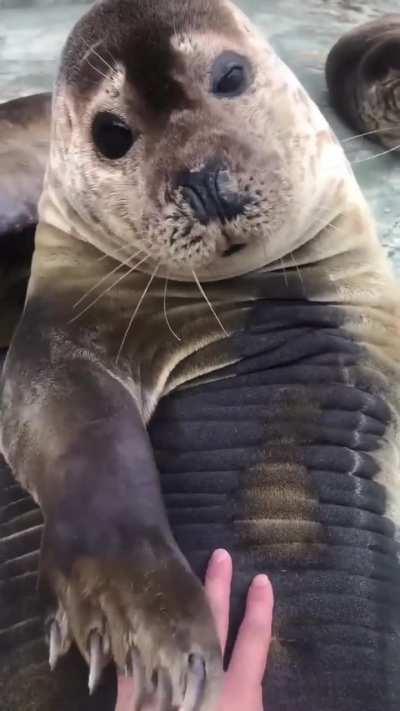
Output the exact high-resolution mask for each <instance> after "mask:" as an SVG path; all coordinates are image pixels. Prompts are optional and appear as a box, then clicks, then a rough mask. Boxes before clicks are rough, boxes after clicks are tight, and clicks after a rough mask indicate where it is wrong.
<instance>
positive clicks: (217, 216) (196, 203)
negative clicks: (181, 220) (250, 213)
mask: <svg viewBox="0 0 400 711" xmlns="http://www.w3.org/2000/svg"><path fill="white" fill-rule="evenodd" d="M229 184H230V177H229V171H228V169H227V168H226V166H224V165H223V164H221V163H216V162H213V163H208V164H207V165H205V166H204V168H202V169H201V170H199V171H196V172H191V171H188V170H186V171H183V172H182V173H180V174H179V175H178V177H177V181H176V187H177V188H181V189H182V192H183V196H184V198H185V199H186V201H187V202H188V203H189V204H190V206H191V208H192V210H193V212H194V214H195V215H196V217H197V219H198V220H199V221H200V222H201V223H202V224H204V225H207V224H208V223H209V222H210V221H211V220H220V221H221V222H228V221H229V220H233V219H234V218H235V217H238V215H240V214H241V213H242V212H243V208H244V206H245V201H244V200H243V197H242V196H241V195H239V194H237V193H235V192H232V190H230V189H229Z"/></svg>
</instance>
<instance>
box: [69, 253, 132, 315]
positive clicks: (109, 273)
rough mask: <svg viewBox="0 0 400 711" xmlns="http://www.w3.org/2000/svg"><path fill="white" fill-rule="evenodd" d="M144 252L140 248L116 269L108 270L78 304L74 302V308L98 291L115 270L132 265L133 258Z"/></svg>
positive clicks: (119, 263)
mask: <svg viewBox="0 0 400 711" xmlns="http://www.w3.org/2000/svg"><path fill="white" fill-rule="evenodd" d="M142 252H143V250H142V249H139V251H138V252H136V253H135V254H133V255H132V256H131V257H129V258H128V259H126V260H125V261H124V262H118V264H117V266H116V267H114V269H112V270H111V271H110V272H108V274H106V275H105V276H103V277H102V278H101V279H100V281H98V282H97V284H95V285H94V286H92V288H91V289H89V291H88V292H87V293H86V294H84V295H83V296H81V298H80V299H79V301H77V302H76V304H74V309H76V308H78V306H80V304H81V303H82V301H85V299H87V297H88V296H90V294H92V293H93V292H94V291H96V289H98V288H99V286H101V285H102V284H104V282H105V281H107V279H109V278H110V276H112V275H113V274H115V272H117V271H118V270H119V269H121V267H125V266H128V267H130V266H132V265H131V264H130V262H131V261H132V259H136V257H138V256H139V254H141V253H142Z"/></svg>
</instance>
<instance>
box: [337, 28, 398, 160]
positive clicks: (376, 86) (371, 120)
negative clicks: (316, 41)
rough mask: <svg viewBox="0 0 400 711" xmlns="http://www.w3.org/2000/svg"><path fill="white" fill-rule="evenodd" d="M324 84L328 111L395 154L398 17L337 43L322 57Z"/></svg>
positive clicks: (352, 32) (362, 30)
mask: <svg viewBox="0 0 400 711" xmlns="http://www.w3.org/2000/svg"><path fill="white" fill-rule="evenodd" d="M326 79H327V83H328V89H329V93H330V98H331V102H332V105H333V106H334V108H335V109H336V110H337V111H338V113H339V115H340V116H341V117H342V118H343V119H344V120H345V121H346V122H347V123H348V124H349V125H350V126H351V127H352V128H353V129H354V130H355V131H357V132H359V133H361V134H364V133H365V134H367V135H368V138H370V139H371V140H373V141H376V142H378V143H382V144H383V145H384V146H385V147H386V148H389V149H395V150H399V149H400V14H393V15H386V16H384V17H380V18H379V19H377V20H372V21H370V22H367V23H365V24H363V25H361V26H359V27H356V28H355V29H353V30H351V31H350V32H347V33H346V34H345V35H344V36H343V37H341V38H340V39H339V41H338V42H337V43H336V44H335V45H334V47H333V48H332V49H331V51H330V53H329V55H328V59H327V62H326Z"/></svg>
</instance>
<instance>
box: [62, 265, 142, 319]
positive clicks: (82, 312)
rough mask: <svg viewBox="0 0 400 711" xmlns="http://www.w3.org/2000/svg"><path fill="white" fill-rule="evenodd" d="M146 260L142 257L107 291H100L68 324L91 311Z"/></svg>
mask: <svg viewBox="0 0 400 711" xmlns="http://www.w3.org/2000/svg"><path fill="white" fill-rule="evenodd" d="M147 260H148V256H146V257H144V258H143V259H142V260H141V261H140V262H138V263H137V264H134V266H133V267H132V268H131V269H129V270H128V271H127V272H126V274H122V276H120V277H119V279H117V280H116V281H115V282H114V283H113V284H111V286H109V287H108V289H105V290H104V291H102V293H101V294H99V295H98V296H97V297H96V298H95V299H94V300H93V301H91V302H90V304H88V306H86V307H85V308H84V309H83V311H81V312H80V313H79V314H78V315H77V316H74V318H73V319H71V321H69V323H74V322H75V321H77V320H78V319H79V318H81V316H83V315H84V314H85V313H86V312H87V311H89V309H91V308H92V306H95V304H97V302H98V301H100V299H102V298H103V296H105V295H106V294H108V293H109V292H110V291H111V290H112V289H114V287H116V286H118V284H120V283H121V281H122V280H123V279H126V278H127V277H128V276H130V275H131V274H132V273H133V272H134V271H135V270H136V269H138V268H139V267H140V266H141V265H142V264H143V263H144V262H146V261H147ZM121 266H123V265H121Z"/></svg>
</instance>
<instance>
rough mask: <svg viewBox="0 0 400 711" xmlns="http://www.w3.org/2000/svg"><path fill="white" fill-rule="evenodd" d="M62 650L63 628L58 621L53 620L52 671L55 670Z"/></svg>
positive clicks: (50, 637)
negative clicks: (61, 628)
mask: <svg viewBox="0 0 400 711" xmlns="http://www.w3.org/2000/svg"><path fill="white" fill-rule="evenodd" d="M60 650H61V630H60V628H59V625H58V622H57V621H56V620H53V621H52V622H51V624H50V632H49V665H50V669H51V671H54V669H55V667H56V664H57V662H58V658H59V656H60Z"/></svg>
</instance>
